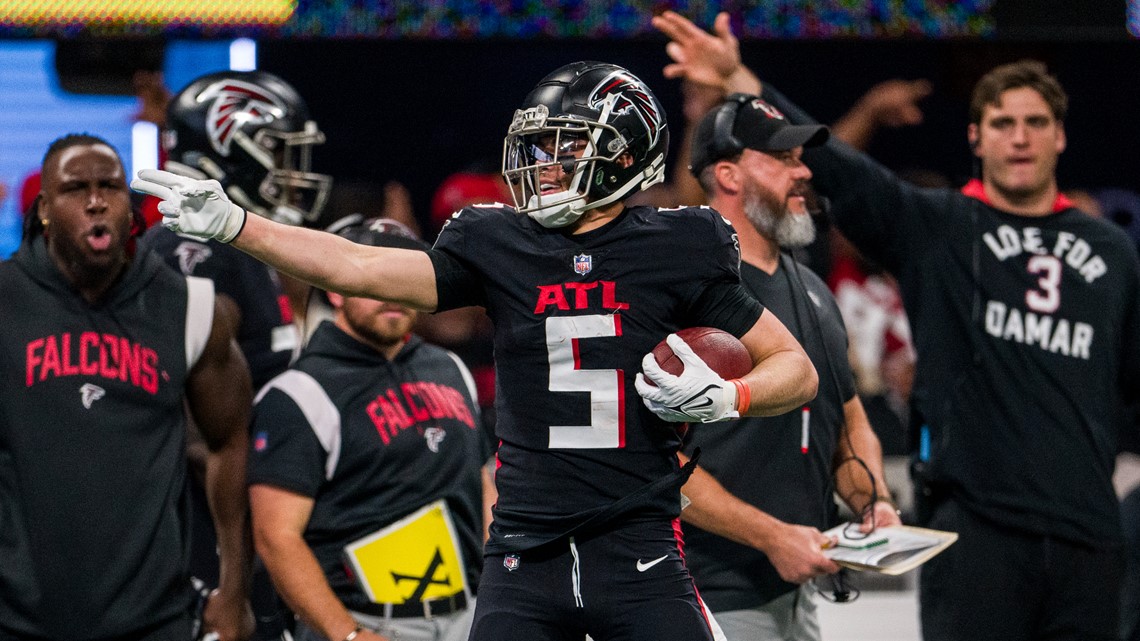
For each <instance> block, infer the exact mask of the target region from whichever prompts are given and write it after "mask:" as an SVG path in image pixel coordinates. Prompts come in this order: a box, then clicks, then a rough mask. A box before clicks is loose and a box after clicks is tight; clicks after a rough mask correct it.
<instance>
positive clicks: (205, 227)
mask: <svg viewBox="0 0 1140 641" xmlns="http://www.w3.org/2000/svg"><path fill="white" fill-rule="evenodd" d="M131 189H133V190H135V191H138V192H142V193H144V194H150V195H151V196H155V197H157V198H160V199H162V202H160V203H158V211H159V213H161V214H162V225H163V226H164V227H166V228H167V229H171V230H174V231H176V232H179V233H182V234H187V235H189V236H197V237H198V238H216V239H218V240H220V241H222V242H223V243H228V242H230V241H232V240H233V239H235V238H237V235H238V234H239V233H241V228H242V226H244V225H245V216H246V213H245V210H244V209H242V208H241V207H238V206H237V205H235V204H233V203H232V202H230V199H229V197H228V196H226V192H225V190H223V189H222V185H221V184H220V183H219V182H218V181H216V180H195V179H193V178H187V177H186V176H179V175H178V174H172V173H170V172H169V171H162V170H161V169H143V170H142V171H140V172H139V173H138V177H137V178H135V179H134V180H132V181H131Z"/></svg>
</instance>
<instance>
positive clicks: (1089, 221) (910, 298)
mask: <svg viewBox="0 0 1140 641" xmlns="http://www.w3.org/2000/svg"><path fill="white" fill-rule="evenodd" d="M654 24H655V25H657V26H658V27H659V28H661V29H662V30H664V31H665V32H666V33H667V34H668V35H669V36H670V37H671V38H673V39H674V44H673V45H672V46H671V47H670V50H671V51H673V52H674V53H675V54H677V55H678V56H680V57H681V58H683V59H684V60H686V61H688V63H679V64H678V65H677V66H675V67H672V68H671V69H670V71H669V73H670V74H671V75H675V76H689V75H690V74H695V75H696V76H700V77H703V78H713V79H715V80H714V82H717V83H720V84H721V86H723V87H724V88H726V89H731V90H735V91H748V92H750V93H755V94H758V95H760V96H762V97H763V98H764V99H765V100H767V101H768V102H770V103H772V104H773V105H775V106H776V107H777V108H779V109H780V111H782V112H783V113H784V114H786V115H787V117H788V119H789V120H790V121H791V122H793V123H796V124H811V123H814V120H812V119H811V117H810V116H808V115H807V114H806V113H804V112H803V111H802V110H801V109H799V108H798V107H797V106H796V105H795V104H794V103H792V102H791V101H789V100H788V99H787V98H786V97H784V96H783V95H781V94H780V93H779V92H778V91H775V90H774V89H773V88H772V87H770V86H768V85H764V86H761V84H760V82H759V80H757V79H756V77H755V76H754V75H753V74H752V73H751V72H750V71H749V70H748V69H747V68H746V67H743V66H742V65H741V64H740V60H739V55H738V51H737V49H736V40H735V38H734V37H733V36H732V33H731V30H730V29H729V26H728V17H727V15H722V16H720V17H718V18H717V26H716V35H711V34H708V33H705V32H704V31H703V30H701V29H699V28H697V27H696V26H695V25H693V24H692V23H691V22H689V21H688V20H686V19H685V18H683V17H681V16H679V15H677V14H675V13H672V12H666V13H665V14H664V15H663V16H661V17H660V18H655V19H654ZM1067 106H1068V98H1067V96H1066V94H1065V92H1064V90H1063V88H1062V87H1061V85H1060V83H1059V82H1058V81H1057V79H1056V78H1054V77H1053V76H1051V75H1050V74H1049V73H1048V72H1047V70H1046V68H1045V66H1044V65H1043V64H1041V63H1039V62H1035V61H1029V60H1022V61H1019V62H1014V63H1011V64H1007V65H1002V66H999V67H996V68H994V69H993V70H991V71H990V72H988V73H987V74H986V75H985V76H983V77H982V78H981V79H980V80H979V81H978V83H977V85H976V86H975V88H974V94H973V97H972V98H971V105H970V123H969V125H968V128H967V137H968V139H969V141H970V145H971V148H972V150H973V153H974V156H975V157H976V158H977V159H978V161H979V164H980V169H981V177H980V178H979V179H976V180H973V181H971V182H970V183H968V184H967V185H966V186H965V187H964V188H963V189H962V190H961V191H953V190H948V189H921V188H918V187H915V186H913V185H909V184H907V183H905V182H904V181H902V180H900V179H899V178H898V177H897V176H895V175H894V174H892V173H891V172H889V171H888V170H887V169H885V168H884V167H882V166H880V165H879V164H877V163H876V162H874V161H873V160H871V159H870V158H868V157H867V156H865V155H863V154H861V153H859V152H857V151H855V150H853V149H851V148H850V147H847V146H845V145H843V144H841V143H838V142H836V141H829V142H828V143H827V144H825V145H821V146H819V147H817V148H814V149H811V150H809V151H808V152H807V153H805V154H804V162H806V163H807V164H808V166H809V167H811V170H812V172H813V174H814V176H815V177H814V181H813V182H814V184H815V185H816V187H817V188H818V189H819V191H820V192H821V193H822V194H824V195H825V196H827V197H829V198H830V199H831V202H832V213H833V215H834V216H835V218H836V223H837V224H838V226H839V228H840V230H841V231H842V232H843V233H844V235H846V236H847V237H848V238H849V239H850V240H851V241H852V242H853V243H854V244H855V245H856V247H858V248H859V250H860V251H862V252H863V253H865V254H866V255H867V256H868V257H869V258H871V259H873V260H875V261H876V262H878V263H879V264H881V265H883V266H884V267H885V268H886V269H887V270H888V271H890V272H891V273H893V274H894V275H895V276H896V277H897V278H898V281H899V287H900V289H901V291H902V295H903V301H904V304H905V306H906V311H907V316H908V317H909V319H910V322H911V325H912V328H913V329H914V339H915V340H914V344H915V349H916V351H917V353H918V363H917V367H916V379H915V385H914V393H913V395H912V403H913V405H914V410H915V412H916V414H917V415H918V416H919V418H920V421H919V422H918V423H917V424H916V426H915V427H916V430H917V432H918V434H917V435H916V439H915V440H916V441H918V445H919V447H918V451H917V452H916V468H915V471H916V472H917V473H918V474H916V478H915V482H916V488H915V490H916V496H917V497H919V501H920V503H921V507H922V508H923V510H922V511H923V518H924V522H925V523H927V524H929V525H930V526H931V527H934V528H937V529H943V530H952V531H956V532H958V534H959V538H958V541H957V542H956V543H955V544H954V545H953V546H951V547H950V548H948V549H947V550H946V551H945V552H943V553H942V554H940V555H938V556H936V557H935V558H933V559H932V560H931V561H929V562H927V564H926V565H924V566H923V570H922V573H921V576H920V603H921V610H922V631H923V636H924V638H925V639H926V640H927V641H939V640H943V639H945V640H966V639H969V640H970V641H976V640H978V639H994V640H997V639H1000V640H1002V641H1029V640H1033V639H1042V638H1050V639H1074V640H1078V639H1079V640H1081V641H1088V640H1090V639H1105V640H1107V639H1115V638H1117V637H1118V634H1119V629H1118V626H1119V619H1120V616H1119V614H1120V612H1119V610H1120V592H1121V582H1122V575H1123V567H1124V551H1123V536H1122V533H1121V525H1120V514H1119V505H1118V502H1117V499H1116V494H1115V491H1114V488H1113V485H1112V474H1113V467H1114V464H1115V460H1116V454H1117V442H1118V431H1119V429H1120V420H1119V411H1120V408H1121V407H1122V406H1123V404H1124V403H1127V402H1135V401H1136V400H1137V399H1138V398H1140V260H1138V258H1137V253H1136V247H1135V244H1134V243H1133V242H1132V240H1131V239H1130V238H1129V237H1128V236H1127V234H1125V233H1124V231H1123V230H1121V229H1120V228H1119V227H1117V226H1116V225H1115V224H1113V223H1112V222H1110V221H1105V220H1103V219H1099V218H1094V217H1092V216H1089V215H1087V214H1085V213H1084V212H1081V211H1079V210H1077V209H1076V208H1074V207H1073V206H1072V203H1071V202H1069V200H1068V199H1067V198H1065V197H1064V196H1063V195H1062V194H1060V193H1059V192H1058V189H1057V179H1056V175H1055V169H1056V165H1057V161H1058V158H1059V156H1060V154H1061V153H1062V152H1063V151H1064V149H1065V146H1066V142H1067V140H1066V135H1065V128H1064V125H1063V122H1064V118H1065V114H1066V111H1067ZM1128 427H1129V429H1136V428H1135V425H1130V426H1128Z"/></svg>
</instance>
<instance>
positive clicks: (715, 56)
mask: <svg viewBox="0 0 1140 641" xmlns="http://www.w3.org/2000/svg"><path fill="white" fill-rule="evenodd" d="M652 22H653V26H654V27H656V28H657V30H658V31H660V32H661V33H663V34H665V35H666V36H669V39H670V42H669V44H667V45H665V53H667V54H668V55H669V57H670V58H671V59H672V60H673V63H672V64H669V65H666V66H665V69H664V74H665V77H666V78H682V79H685V80H688V81H689V82H694V83H697V84H701V85H709V86H713V87H719V88H721V89H722V90H723V91H725V93H727V91H728V88H727V87H726V83H727V82H728V80H729V79H730V78H731V77H732V75H733V74H734V73H736V72H737V70H738V69H739V68H740V66H741V64H740V42H739V41H738V40H737V39H736V36H734V35H732V28H731V27H730V26H729V22H728V14H727V13H725V12H723V11H722V12H720V13H719V14H717V16H716V20H715V21H714V22H713V33H708V32H706V31H705V30H704V29H701V28H700V27H698V26H697V25H695V24H693V23H692V21H690V20H689V19H688V18H686V17H684V16H682V15H681V14H679V13H677V12H675V11H666V12H664V13H662V14H661V15H659V16H654V17H653V21H652Z"/></svg>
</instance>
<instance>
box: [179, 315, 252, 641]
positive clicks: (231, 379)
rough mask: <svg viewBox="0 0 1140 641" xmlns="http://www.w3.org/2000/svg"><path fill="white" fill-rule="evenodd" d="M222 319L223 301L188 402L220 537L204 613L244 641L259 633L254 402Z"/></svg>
mask: <svg viewBox="0 0 1140 641" xmlns="http://www.w3.org/2000/svg"><path fill="white" fill-rule="evenodd" d="M227 327H228V325H227V324H226V323H225V322H224V321H223V320H222V311H221V306H220V304H219V303H217V302H216V301H215V305H214V323H213V328H212V330H211V332H210V337H209V339H208V340H207V342H206V347H205V349H204V350H203V352H202V355H201V357H200V358H199V360H198V362H197V363H195V365H194V368H193V369H192V370H191V371H190V378H189V381H188V384H187V390H186V391H187V393H186V398H187V403H188V404H189V407H190V412H191V414H192V415H193V418H194V422H195V424H196V425H197V426H198V429H199V431H200V432H201V434H202V438H203V440H204V441H205V444H206V448H207V454H206V498H207V500H208V501H209V504H210V513H211V515H212V516H213V520H214V528H215V530H216V531H217V533H218V556H219V564H220V566H219V580H218V589H217V590H215V591H214V592H213V593H212V594H211V596H210V600H209V602H208V603H207V604H206V610H205V612H204V614H203V619H204V624H205V629H206V631H214V632H217V633H218V634H219V639H220V641H241V640H243V639H247V638H249V636H250V635H251V634H252V633H253V628H254V621H253V612H252V611H251V610H250V606H249V581H250V570H251V559H252V546H251V540H250V529H249V519H248V516H247V514H248V507H249V504H248V501H247V499H246V491H245V463H246V448H247V446H248V436H247V434H248V429H249V411H250V406H251V405H252V403H253V398H252V391H251V389H250V388H251V384H250V380H249V369H248V367H247V366H246V363H245V359H244V358H243V357H242V355H241V351H240V350H239V349H238V346H237V343H235V342H234V340H233V338H232V336H231V334H230V333H229V331H228V330H227Z"/></svg>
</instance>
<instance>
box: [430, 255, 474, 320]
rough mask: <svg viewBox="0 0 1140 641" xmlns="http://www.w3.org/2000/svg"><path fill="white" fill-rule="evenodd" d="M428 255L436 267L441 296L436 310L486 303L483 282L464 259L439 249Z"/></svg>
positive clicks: (437, 283) (438, 292)
mask: <svg viewBox="0 0 1140 641" xmlns="http://www.w3.org/2000/svg"><path fill="white" fill-rule="evenodd" d="M427 255H428V258H430V259H431V264H432V267H433V268H435V288H436V296H437V297H438V298H439V304H438V305H437V306H436V308H435V311H437V312H443V311H447V310H449V309H456V308H459V307H469V306H471V305H483V304H485V303H484V301H485V300H486V297H485V296H484V293H483V283H482V282H481V281H480V280H479V278H478V277H476V275H475V274H474V273H473V272H472V271H471V270H469V269H467V268H466V267H465V266H464V265H463V262H462V261H460V260H459V259H458V258H456V257H455V256H452V255H451V254H448V253H447V252H444V251H440V250H438V249H432V250H429V251H428V252H427Z"/></svg>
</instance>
